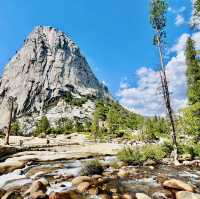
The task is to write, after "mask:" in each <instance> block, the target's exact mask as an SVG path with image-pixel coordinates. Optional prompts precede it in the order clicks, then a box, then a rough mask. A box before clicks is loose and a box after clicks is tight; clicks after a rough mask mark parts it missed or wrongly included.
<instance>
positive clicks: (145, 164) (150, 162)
mask: <svg viewBox="0 0 200 199" xmlns="http://www.w3.org/2000/svg"><path fill="white" fill-rule="evenodd" d="M156 164H157V163H156V162H155V161H154V160H147V161H146V162H144V164H143V165H144V166H154V165H156Z"/></svg>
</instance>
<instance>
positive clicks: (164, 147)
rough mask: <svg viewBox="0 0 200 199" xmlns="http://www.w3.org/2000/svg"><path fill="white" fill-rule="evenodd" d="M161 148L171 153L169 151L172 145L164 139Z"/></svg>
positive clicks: (171, 149)
mask: <svg viewBox="0 0 200 199" xmlns="http://www.w3.org/2000/svg"><path fill="white" fill-rule="evenodd" d="M162 150H163V151H164V152H165V153H166V154H167V155H169V154H171V152H172V151H173V146H172V144H171V143H170V142H167V141H165V142H164V143H163V144H162Z"/></svg>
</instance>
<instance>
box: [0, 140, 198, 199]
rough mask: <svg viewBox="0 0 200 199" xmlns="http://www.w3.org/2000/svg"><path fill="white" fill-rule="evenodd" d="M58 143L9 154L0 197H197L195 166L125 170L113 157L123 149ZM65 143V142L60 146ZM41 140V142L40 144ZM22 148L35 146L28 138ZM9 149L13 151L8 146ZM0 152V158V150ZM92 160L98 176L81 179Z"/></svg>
mask: <svg viewBox="0 0 200 199" xmlns="http://www.w3.org/2000/svg"><path fill="white" fill-rule="evenodd" d="M62 138H63V139H62V143H59V144H60V145H62V146H59V144H58V140H59V139H61V137H60V138H59V137H58V138H56V139H55V142H54V143H53V146H51V147H50V146H48V147H46V148H45V147H44V146H45V143H43V147H41V146H42V144H41V142H40V144H41V146H39V149H40V150H39V151H37V150H35V151H34V150H31V151H23V150H22V149H20V150H22V151H21V152H16V153H14V152H13V151H12V153H14V154H12V155H9V156H7V157H6V159H5V160H4V161H2V162H1V163H0V172H1V174H0V198H2V199H21V198H32V199H40V198H44V199H45V198H49V199H65V198H66V199H84V198H85V199H109V198H110V199H134V198H137V199H151V198H152V199H170V198H172V199H188V198H189V199H199V198H200V170H199V167H198V166H178V167H177V166H172V165H167V164H164V163H163V164H159V165H158V164H155V163H154V162H147V163H146V164H145V166H128V165H125V164H124V163H122V162H119V161H116V160H117V159H116V157H115V154H116V152H117V151H118V150H119V149H121V148H122V147H123V145H118V144H94V143H88V142H87V141H86V140H85V141H83V142H79V144H77V143H74V142H73V138H70V140H69V139H67V138H65V137H62ZM12 139H13V138H12ZM65 139H66V140H68V141H69V143H67V144H66V143H64V142H65V141H66V140H65ZM56 140H57V141H56ZM75 140H77V139H75ZM41 141H43V142H44V139H41ZM51 141H53V140H51ZM28 142H29V143H28ZM30 142H31V143H32V145H31V143H30ZM11 143H12V142H11ZM27 143H28V144H29V147H30V146H31V147H36V146H35V145H34V139H33V140H32V141H31V140H29V141H28V140H27V141H25V142H24V147H27ZM12 145H13V146H15V147H17V144H15V143H14V142H13V143H12ZM15 147H14V148H15ZM18 149H19V148H18ZM35 149H36V148H35ZM0 152H1V153H3V152H2V150H1V151H0ZM4 154H5V152H4ZM96 158H98V159H99V161H100V162H101V163H102V165H103V168H104V172H103V173H102V174H101V175H91V176H81V173H80V171H81V168H82V167H83V166H84V165H85V164H86V162H88V161H90V160H92V159H96ZM116 162H117V167H116Z"/></svg>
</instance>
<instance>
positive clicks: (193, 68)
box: [185, 37, 200, 105]
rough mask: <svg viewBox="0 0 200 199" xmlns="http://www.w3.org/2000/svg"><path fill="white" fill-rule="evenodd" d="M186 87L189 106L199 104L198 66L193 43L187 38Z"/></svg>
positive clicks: (199, 68) (199, 79) (199, 67)
mask: <svg viewBox="0 0 200 199" xmlns="http://www.w3.org/2000/svg"><path fill="white" fill-rule="evenodd" d="M185 55H186V63H187V72H186V75H187V86H188V91H187V95H188V101H189V104H190V105H193V104H195V103H197V102H200V66H199V63H198V60H197V54H196V50H195V43H194V41H193V40H192V39H191V37H189V38H188V40H187V44H186V51H185Z"/></svg>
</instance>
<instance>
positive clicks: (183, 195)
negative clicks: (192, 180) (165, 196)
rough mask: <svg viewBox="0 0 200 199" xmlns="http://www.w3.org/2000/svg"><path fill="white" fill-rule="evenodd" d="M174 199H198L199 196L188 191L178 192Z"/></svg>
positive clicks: (199, 198)
mask: <svg viewBox="0 0 200 199" xmlns="http://www.w3.org/2000/svg"><path fill="white" fill-rule="evenodd" d="M176 199H200V194H197V193H192V192H188V191H179V192H177V193H176Z"/></svg>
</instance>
